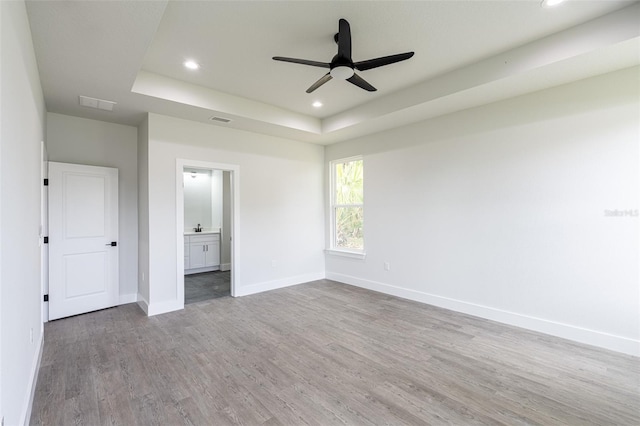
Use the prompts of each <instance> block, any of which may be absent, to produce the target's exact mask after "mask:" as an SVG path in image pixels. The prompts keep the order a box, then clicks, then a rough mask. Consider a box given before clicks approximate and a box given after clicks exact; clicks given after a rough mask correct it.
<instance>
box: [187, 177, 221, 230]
mask: <svg viewBox="0 0 640 426" xmlns="http://www.w3.org/2000/svg"><path fill="white" fill-rule="evenodd" d="M193 171H195V172H196V174H195V175H193V174H192V173H191V172H193ZM198 224H200V226H201V227H202V228H203V229H205V230H211V229H212V228H213V229H215V230H218V229H220V228H221V226H222V171H220V170H195V169H193V170H192V169H189V170H188V171H186V172H185V173H184V230H185V232H190V231H193V230H194V228H196V227H197V226H198Z"/></svg>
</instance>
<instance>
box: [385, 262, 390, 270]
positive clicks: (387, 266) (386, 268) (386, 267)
mask: <svg viewBox="0 0 640 426" xmlns="http://www.w3.org/2000/svg"><path fill="white" fill-rule="evenodd" d="M384 270H385V271H389V270H391V265H390V264H389V262H384Z"/></svg>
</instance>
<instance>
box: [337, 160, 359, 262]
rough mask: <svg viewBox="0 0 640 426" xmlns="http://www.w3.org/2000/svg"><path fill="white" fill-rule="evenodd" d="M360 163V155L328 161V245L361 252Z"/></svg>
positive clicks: (344, 250)
mask: <svg viewBox="0 0 640 426" xmlns="http://www.w3.org/2000/svg"><path fill="white" fill-rule="evenodd" d="M363 183H364V164H363V161H362V158H361V157H356V158H347V159H342V160H336V161H332V162H331V249H332V250H336V251H341V252H352V253H359V254H364V228H363V219H364V191H363Z"/></svg>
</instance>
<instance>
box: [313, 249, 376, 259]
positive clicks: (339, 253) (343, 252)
mask: <svg viewBox="0 0 640 426" xmlns="http://www.w3.org/2000/svg"><path fill="white" fill-rule="evenodd" d="M324 252H325V254H330V255H331V256H340V257H348V258H351V259H360V260H364V258H365V257H366V256H367V254H366V253H363V252H356V251H346V250H336V249H326V250H325V251H324Z"/></svg>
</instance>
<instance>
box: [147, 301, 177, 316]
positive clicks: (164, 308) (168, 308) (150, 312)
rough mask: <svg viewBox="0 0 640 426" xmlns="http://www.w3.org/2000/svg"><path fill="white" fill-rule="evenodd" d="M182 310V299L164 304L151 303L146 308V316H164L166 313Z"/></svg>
mask: <svg viewBox="0 0 640 426" xmlns="http://www.w3.org/2000/svg"><path fill="white" fill-rule="evenodd" d="M181 309H184V298H183V299H182V300H165V301H164V302H156V303H151V304H149V305H148V307H147V311H146V312H147V316H149V317H152V316H154V315H160V314H166V313H167V312H173V311H179V310H181Z"/></svg>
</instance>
